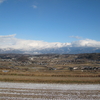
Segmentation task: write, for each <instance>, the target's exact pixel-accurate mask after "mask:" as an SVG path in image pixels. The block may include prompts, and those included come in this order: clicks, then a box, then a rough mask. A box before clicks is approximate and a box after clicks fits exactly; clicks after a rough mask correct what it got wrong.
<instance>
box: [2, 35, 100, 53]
mask: <svg viewBox="0 0 100 100" xmlns="http://www.w3.org/2000/svg"><path fill="white" fill-rule="evenodd" d="M99 52H100V41H95V40H91V39H84V40H78V41H73V42H71V43H60V42H52V43H49V42H44V41H36V40H23V39H18V38H15V35H9V36H0V53H21V54H47V53H51V54H52V53H57V54H77V53H99Z"/></svg>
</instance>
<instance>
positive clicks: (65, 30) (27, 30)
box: [0, 0, 100, 44]
mask: <svg viewBox="0 0 100 100" xmlns="http://www.w3.org/2000/svg"><path fill="white" fill-rule="evenodd" d="M9 36H10V37H11V39H12V37H13V39H19V40H20V39H22V40H28V41H44V42H43V43H46V42H48V43H56V42H59V43H72V42H74V43H76V42H77V41H78V42H79V41H84V43H85V42H86V41H92V42H93V41H95V43H96V42H98V43H99V44H100V42H99V41H100V0H0V39H1V40H0V41H1V42H2V41H3V43H4V41H8V40H9V39H8V40H6V37H9ZM2 37H3V39H2ZM4 38H5V40H4ZM10 42H11V41H10ZM10 42H9V43H10ZM92 42H91V43H92ZM13 43H14V42H13ZM84 43H83V44H84Z"/></svg>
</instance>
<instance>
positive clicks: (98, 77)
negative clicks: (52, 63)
mask: <svg viewBox="0 0 100 100" xmlns="http://www.w3.org/2000/svg"><path fill="white" fill-rule="evenodd" d="M0 81H13V82H14V81H16V82H39V83H92V84H93V83H100V72H81V71H78V70H77V71H68V70H62V71H61V70H55V71H34V72H33V71H25V70H23V71H21V70H10V71H9V72H7V73H5V72H2V70H0Z"/></svg>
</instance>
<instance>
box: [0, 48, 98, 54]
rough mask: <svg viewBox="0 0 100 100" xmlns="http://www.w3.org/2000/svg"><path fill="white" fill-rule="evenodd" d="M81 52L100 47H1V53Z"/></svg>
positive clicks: (95, 51) (95, 50)
mask: <svg viewBox="0 0 100 100" xmlns="http://www.w3.org/2000/svg"><path fill="white" fill-rule="evenodd" d="M8 53H15V54H79V53H100V48H95V47H61V48H46V49H40V50H39V49H31V50H22V49H13V48H4V49H0V54H8Z"/></svg>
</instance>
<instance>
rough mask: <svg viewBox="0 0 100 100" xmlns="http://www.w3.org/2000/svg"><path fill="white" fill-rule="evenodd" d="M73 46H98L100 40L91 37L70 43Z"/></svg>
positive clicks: (99, 45)
mask: <svg viewBox="0 0 100 100" xmlns="http://www.w3.org/2000/svg"><path fill="white" fill-rule="evenodd" d="M71 45H72V46H73V47H100V41H95V40H91V39H85V40H79V41H74V42H72V43H71Z"/></svg>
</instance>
